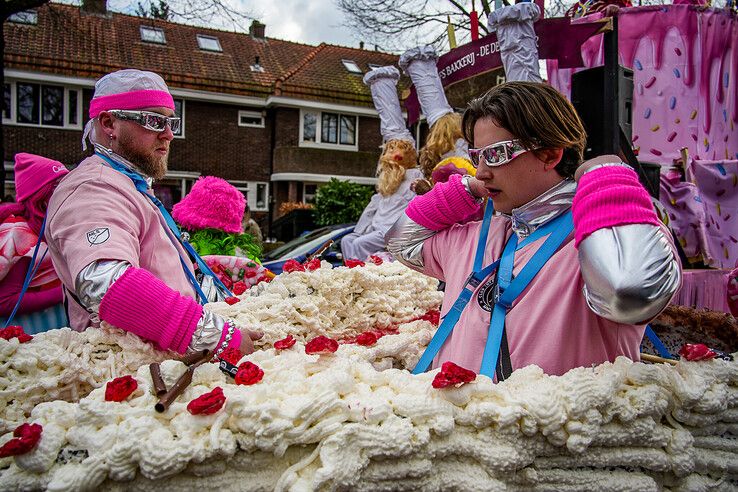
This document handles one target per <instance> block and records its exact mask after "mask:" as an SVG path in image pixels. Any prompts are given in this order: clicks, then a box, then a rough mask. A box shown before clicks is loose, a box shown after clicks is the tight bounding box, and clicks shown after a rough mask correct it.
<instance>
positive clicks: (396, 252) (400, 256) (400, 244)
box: [384, 213, 436, 272]
mask: <svg viewBox="0 0 738 492" xmlns="http://www.w3.org/2000/svg"><path fill="white" fill-rule="evenodd" d="M435 234H436V231H432V230H430V229H428V228H426V227H423V226H422V225H420V224H418V223H416V222H415V221H413V220H412V219H411V218H410V217H408V216H407V214H405V213H403V214H402V215H400V218H399V219H397V222H395V224H394V225H393V226H392V227H391V228H390V230H389V231H387V234H385V235H384V244H385V246H386V247H387V251H389V252H390V253H391V254H392V256H394V257H395V259H396V260H397V261H399V262H400V263H402V264H403V265H405V266H407V267H409V268H412V269H413V270H417V271H419V272H422V271H423V243H424V242H425V240H426V239H428V238H430V237H433V236H434V235H435Z"/></svg>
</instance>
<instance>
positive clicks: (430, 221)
mask: <svg viewBox="0 0 738 492" xmlns="http://www.w3.org/2000/svg"><path fill="white" fill-rule="evenodd" d="M480 209H481V206H480V205H479V204H478V203H477V202H476V201H475V200H474V198H472V197H471V196H470V195H469V193H468V192H467V191H466V189H465V188H464V185H463V184H462V183H461V175H460V174H452V175H451V176H450V177H449V178H448V181H446V182H445V183H436V185H435V186H433V188H432V189H431V190H430V191H429V192H428V193H426V194H425V195H420V196H416V197H415V198H413V199H412V201H411V202H410V204H409V205H408V206H407V209H406V210H405V213H406V214H407V216H408V217H410V219H412V220H413V222H415V223H416V224H420V225H422V226H423V227H425V228H427V229H430V230H432V231H440V230H442V229H445V228H447V227H450V226H452V225H453V224H456V223H459V222H463V221H464V220H469V218H470V217H471V216H473V215H475V214H478V213H479V210H480Z"/></svg>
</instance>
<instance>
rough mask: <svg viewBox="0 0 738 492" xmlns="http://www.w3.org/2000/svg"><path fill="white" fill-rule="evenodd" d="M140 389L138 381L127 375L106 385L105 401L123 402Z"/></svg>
mask: <svg viewBox="0 0 738 492" xmlns="http://www.w3.org/2000/svg"><path fill="white" fill-rule="evenodd" d="M136 388H138V381H136V380H135V379H134V378H133V376H130V375H126V376H121V377H119V378H115V379H113V380H112V381H108V384H106V385H105V401H123V400H125V399H126V398H128V397H129V396H131V393H133V392H134V391H136Z"/></svg>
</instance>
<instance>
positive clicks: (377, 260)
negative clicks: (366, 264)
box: [369, 255, 384, 265]
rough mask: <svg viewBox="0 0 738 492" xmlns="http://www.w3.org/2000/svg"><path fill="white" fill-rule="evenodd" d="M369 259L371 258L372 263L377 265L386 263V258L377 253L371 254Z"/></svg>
mask: <svg viewBox="0 0 738 492" xmlns="http://www.w3.org/2000/svg"><path fill="white" fill-rule="evenodd" d="M369 260H370V261H371V262H372V263H374V264H375V265H381V264H382V263H384V260H382V258H380V257H379V256H377V255H371V256H370V257H369Z"/></svg>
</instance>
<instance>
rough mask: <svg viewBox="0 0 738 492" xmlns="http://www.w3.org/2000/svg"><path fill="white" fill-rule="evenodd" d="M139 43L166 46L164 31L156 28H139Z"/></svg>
mask: <svg viewBox="0 0 738 492" xmlns="http://www.w3.org/2000/svg"><path fill="white" fill-rule="evenodd" d="M141 41H145V42H147V43H156V44H167V38H166V37H165V36H164V30H163V29H160V28H158V27H149V26H141Z"/></svg>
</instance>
